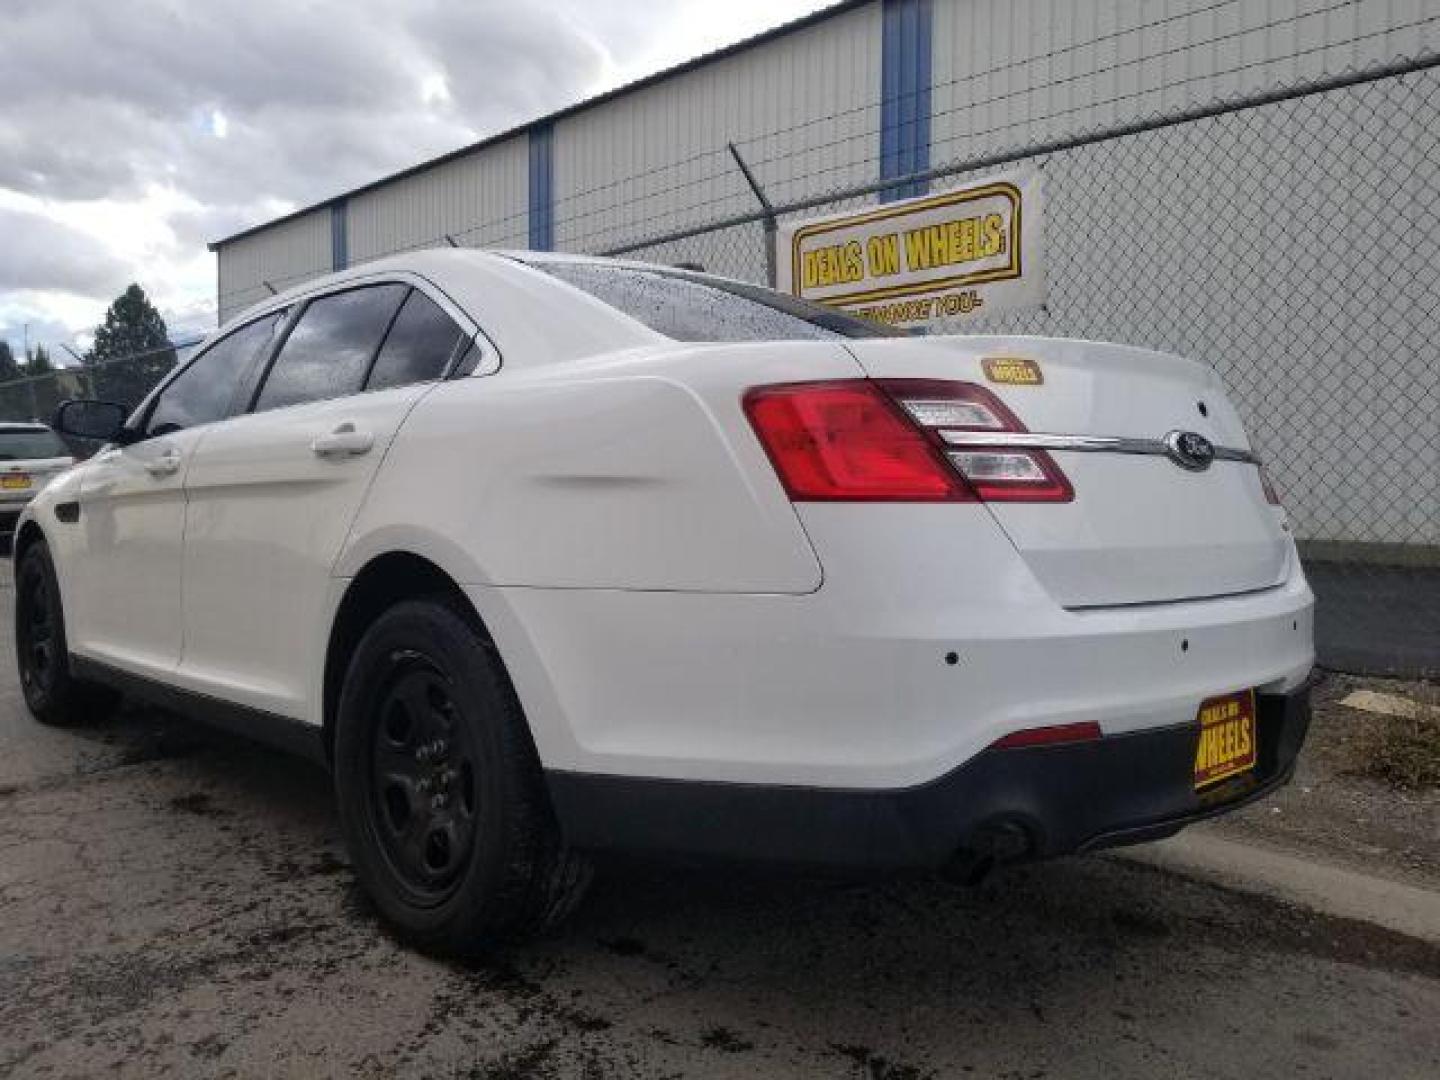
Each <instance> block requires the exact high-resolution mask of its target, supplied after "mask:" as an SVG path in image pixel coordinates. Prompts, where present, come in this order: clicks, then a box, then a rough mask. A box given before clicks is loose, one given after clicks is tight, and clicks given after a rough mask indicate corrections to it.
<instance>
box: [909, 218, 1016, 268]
mask: <svg viewBox="0 0 1440 1080" xmlns="http://www.w3.org/2000/svg"><path fill="white" fill-rule="evenodd" d="M1005 245H1006V232H1005V218H1004V216H1003V215H1001V214H986V215H984V216H983V217H968V218H956V219H954V220H951V221H941V222H937V223H936V224H934V225H925V226H922V227H921V228H918V229H910V230H907V231H906V233H905V262H906V266H907V267H908V268H909V269H911V270H934V269H936V268H938V267H942V266H954V265H956V264H957V263H965V262H975V261H977V260H979V259H988V258H990V257H991V256H992V255H1003V254H1005Z"/></svg>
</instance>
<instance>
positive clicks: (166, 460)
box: [145, 450, 180, 476]
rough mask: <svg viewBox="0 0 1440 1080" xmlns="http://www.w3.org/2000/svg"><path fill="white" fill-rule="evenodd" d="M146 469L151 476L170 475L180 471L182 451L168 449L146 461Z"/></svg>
mask: <svg viewBox="0 0 1440 1080" xmlns="http://www.w3.org/2000/svg"><path fill="white" fill-rule="evenodd" d="M145 471H146V472H148V473H149V474H150V475H151V476H169V475H171V474H172V473H176V472H179V471H180V452H179V451H178V450H166V451H165V453H163V454H160V455H159V456H158V457H154V458H151V459H150V460H149V461H147V462H145Z"/></svg>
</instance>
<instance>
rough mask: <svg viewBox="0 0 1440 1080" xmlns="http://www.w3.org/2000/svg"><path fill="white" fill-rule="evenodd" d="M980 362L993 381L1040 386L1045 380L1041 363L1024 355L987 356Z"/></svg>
mask: <svg viewBox="0 0 1440 1080" xmlns="http://www.w3.org/2000/svg"><path fill="white" fill-rule="evenodd" d="M980 364H981V366H982V367H984V369H985V377H986V378H987V379H989V380H990V381H991V382H993V383H1009V384H1010V385H1012V386H1039V385H1040V384H1041V383H1043V382H1044V381H1045V376H1044V375H1042V374H1041V373H1040V365H1039V364H1037V363H1036V362H1035V361H1034V360H1027V359H1025V358H1024V357H1022V356H987V357H985V359H983V360H981V361H980Z"/></svg>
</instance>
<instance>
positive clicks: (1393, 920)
mask: <svg viewBox="0 0 1440 1080" xmlns="http://www.w3.org/2000/svg"><path fill="white" fill-rule="evenodd" d="M1117 854H1119V855H1120V856H1121V857H1122V858H1126V859H1131V860H1134V861H1135V862H1140V863H1145V864H1147V865H1149V866H1155V867H1158V868H1159V869H1162V870H1167V871H1170V872H1172V873H1175V874H1179V875H1181V876H1183V877H1188V878H1194V879H1197V880H1201V881H1208V882H1212V883H1214V884H1218V885H1222V886H1224V887H1225V888H1227V889H1232V890H1234V891H1236V892H1244V893H1253V894H1257V895H1260V896H1267V897H1270V898H1271V899H1275V900H1283V901H1286V902H1288V903H1291V904H1296V905H1298V906H1300V907H1305V908H1309V909H1310V910H1312V911H1317V912H1319V913H1321V914H1324V915H1331V916H1335V917H1338V918H1343V919H1356V920H1359V921H1361V922H1366V923H1370V924H1372V925H1375V926H1381V927H1384V928H1385V929H1387V930H1394V931H1395V932H1397V933H1401V934H1405V935H1407V936H1409V937H1413V938H1418V939H1419V940H1421V941H1425V942H1428V943H1429V944H1432V945H1440V892H1435V891H1431V890H1429V889H1422V888H1419V887H1417V886H1414V885H1406V884H1403V883H1401V882H1398V881H1389V880H1387V879H1385V878H1377V877H1371V876H1370V875H1368V874H1361V873H1358V872H1356V871H1354V870H1347V869H1344V868H1342V867H1338V866H1332V865H1330V864H1328V863H1322V862H1315V861H1312V860H1310V859H1306V858H1302V857H1300V856H1298V855H1291V854H1288V853H1286V852H1283V851H1277V850H1275V849H1274V848H1269V847H1256V846H1253V845H1251V844H1242V843H1238V842H1236V841H1234V840H1224V839H1221V838H1220V837H1218V836H1211V835H1209V834H1208V833H1204V832H1184V833H1181V834H1180V835H1178V836H1175V837H1172V838H1171V839H1169V840H1164V841H1161V842H1160V843H1157V844H1149V845H1146V846H1143V847H1137V848H1133V849H1129V850H1126V851H1123V852H1118V853H1117Z"/></svg>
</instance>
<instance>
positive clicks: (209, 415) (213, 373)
mask: <svg viewBox="0 0 1440 1080" xmlns="http://www.w3.org/2000/svg"><path fill="white" fill-rule="evenodd" d="M284 315H285V313H284V312H283V311H277V312H273V313H271V314H269V315H266V316H265V317H264V318H263V319H256V320H255V321H254V322H252V323H249V324H247V325H245V326H242V327H241V328H240V329H239V330H236V331H235V332H234V333H232V334H230V335H229V336H228V337H224V338H221V339H220V340H219V341H217V342H216V343H215V344H214V345H212V346H210V348H208V349H206V350H205V351H204V352H203V353H201V354H200V355H199V356H197V357H196V358H195V359H194V361H192V362H191V363H190V365H189V366H188V367H186V368H185V370H184V371H182V372H180V374H179V375H177V376H175V379H174V381H172V382H171V383H170V385H169V386H167V387H165V389H164V390H162V391H161V392H160V396H159V397H158V398H157V399H156V401H155V407H154V408H153V409H151V410H150V421H149V423H148V424H146V426H145V432H146V434H147V435H164V434H165V433H166V432H169V431H179V430H181V429H182V428H188V427H194V426H195V425H196V424H208V423H210V422H211V421H212V420H222V419H224V418H225V417H227V416H230V415H231V414H232V413H234V412H235V411H237V410H238V409H243V408H244V406H245V403H244V402H243V401H237V400H236V398H237V394H236V390H237V389H238V388H240V387H242V386H248V385H249V384H250V378H249V377H250V376H251V375H252V374H253V369H254V367H255V365H256V363H257V362H258V360H259V358H260V356H261V355H262V354H263V352H264V351H265V349H266V348H267V347H268V346H269V344H270V339H271V337H272V336H274V333H275V328H276V327H277V326H279V325H280V323H281V321H282V320H283V318H284Z"/></svg>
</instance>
